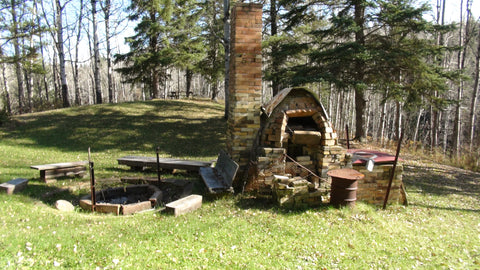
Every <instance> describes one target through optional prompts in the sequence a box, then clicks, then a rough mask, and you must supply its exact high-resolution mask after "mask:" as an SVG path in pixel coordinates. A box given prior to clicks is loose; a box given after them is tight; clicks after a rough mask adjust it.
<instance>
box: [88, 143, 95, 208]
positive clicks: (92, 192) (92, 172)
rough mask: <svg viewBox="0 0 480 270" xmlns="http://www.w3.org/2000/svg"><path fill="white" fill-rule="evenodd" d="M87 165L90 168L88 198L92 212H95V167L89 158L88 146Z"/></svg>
mask: <svg viewBox="0 0 480 270" xmlns="http://www.w3.org/2000/svg"><path fill="white" fill-rule="evenodd" d="M88 166H89V169H90V199H91V201H92V212H95V204H96V202H97V199H96V197H95V169H94V163H93V161H92V160H91V158H90V147H89V148H88Z"/></svg>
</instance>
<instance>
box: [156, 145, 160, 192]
mask: <svg viewBox="0 0 480 270" xmlns="http://www.w3.org/2000/svg"><path fill="white" fill-rule="evenodd" d="M156 152H157V178H158V183H157V184H158V185H160V156H159V154H158V152H160V147H158V146H157V149H156Z"/></svg>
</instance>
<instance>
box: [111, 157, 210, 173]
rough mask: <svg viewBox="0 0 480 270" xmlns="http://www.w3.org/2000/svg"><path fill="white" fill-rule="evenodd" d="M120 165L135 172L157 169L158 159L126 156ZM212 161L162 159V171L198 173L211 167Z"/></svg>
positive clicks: (121, 159) (122, 158)
mask: <svg viewBox="0 0 480 270" xmlns="http://www.w3.org/2000/svg"><path fill="white" fill-rule="evenodd" d="M117 161H118V164H119V165H127V166H130V168H132V169H134V170H143V169H144V168H152V169H157V158H156V157H140V156H125V157H121V158H118V159H117ZM211 165H212V162H210V161H199V160H183V159H174V158H160V159H159V167H160V169H167V170H175V169H177V170H186V171H196V172H198V170H199V168H201V167H209V166H211Z"/></svg>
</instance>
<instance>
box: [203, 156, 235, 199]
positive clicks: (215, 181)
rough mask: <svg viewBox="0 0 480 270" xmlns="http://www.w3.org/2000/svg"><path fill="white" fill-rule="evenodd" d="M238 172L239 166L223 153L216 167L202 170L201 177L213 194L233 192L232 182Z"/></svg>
mask: <svg viewBox="0 0 480 270" xmlns="http://www.w3.org/2000/svg"><path fill="white" fill-rule="evenodd" d="M237 171H238V164H237V163H236V162H235V161H233V160H232V159H231V158H230V157H229V156H228V155H227V153H225V152H224V151H221V152H220V154H219V155H218V159H217V163H216V164H215V167H203V168H200V171H199V172H200V176H201V177H202V179H203V182H205V185H206V186H207V189H208V191H209V192H210V193H211V194H218V193H224V192H233V188H232V182H233V179H235V175H236V174H237Z"/></svg>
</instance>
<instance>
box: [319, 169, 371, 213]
mask: <svg viewBox="0 0 480 270" xmlns="http://www.w3.org/2000/svg"><path fill="white" fill-rule="evenodd" d="M327 174H328V175H329V176H330V177H332V190H331V193H330V204H332V205H333V206H335V207H340V206H348V207H354V206H355V201H356V200H357V187H358V182H357V180H359V179H362V178H363V177H364V175H363V174H361V173H359V172H358V171H356V170H354V169H348V168H345V169H338V170H332V171H329V172H327Z"/></svg>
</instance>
